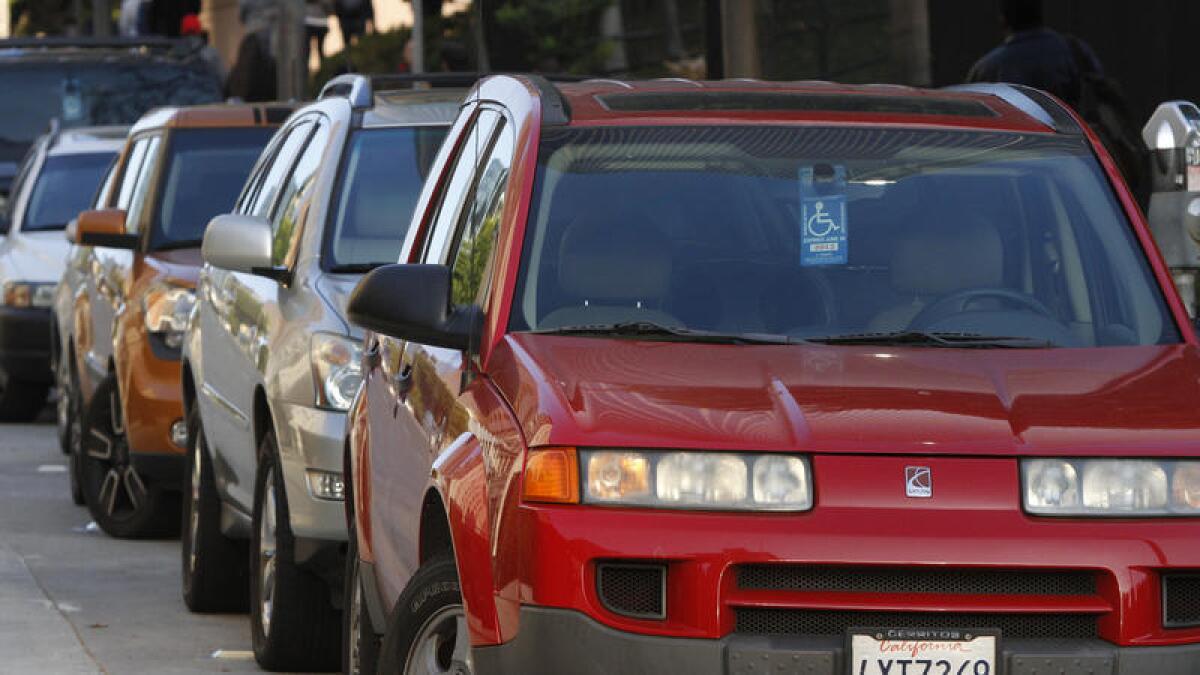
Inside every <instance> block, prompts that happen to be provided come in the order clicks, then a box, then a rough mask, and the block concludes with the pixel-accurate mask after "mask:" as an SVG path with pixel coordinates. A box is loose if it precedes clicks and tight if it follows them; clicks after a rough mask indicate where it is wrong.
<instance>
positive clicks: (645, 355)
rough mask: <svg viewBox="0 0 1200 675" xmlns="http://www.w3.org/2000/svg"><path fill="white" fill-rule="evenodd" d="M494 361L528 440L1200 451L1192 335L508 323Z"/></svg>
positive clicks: (812, 448)
mask: <svg viewBox="0 0 1200 675" xmlns="http://www.w3.org/2000/svg"><path fill="white" fill-rule="evenodd" d="M488 369H489V371H491V372H492V373H493V378H494V381H495V382H496V383H497V385H498V386H499V388H500V390H501V391H502V392H503V394H504V395H505V397H506V398H507V399H508V401H509V402H510V404H511V405H512V407H513V409H514V410H515V411H516V413H517V415H518V416H519V418H520V419H521V422H522V425H523V427H524V430H525V433H526V439H527V441H528V442H529V444H530V445H544V444H561V445H582V446H616V447H655V448H712V449H716V448H724V449H743V450H762V451H805V452H831V453H892V454H969V455H1008V454H1017V455H1023V454H1064V453H1069V454H1072V455H1081V454H1082V455H1087V454H1096V455H1124V454H1157V455H1177V454H1187V455H1195V454H1200V433H1198V432H1200V406H1197V405H1196V404H1195V401H1196V399H1197V395H1198V394H1200V354H1198V352H1197V350H1196V348H1195V347H1193V346H1188V345H1166V346H1150V347H1113V348H1093V349H946V348H914V347H905V348H891V347H863V346H824V345H797V346H736V345H712V344H707V345H706V344H688V343H678V342H645V341H632V340H619V339H603V338H586V337H567V336H548V335H530V334H515V335H511V336H508V337H506V338H505V340H504V341H502V342H501V343H500V345H498V348H497V350H496V352H495V353H494V363H490V364H489V367H488Z"/></svg>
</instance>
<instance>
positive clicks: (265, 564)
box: [258, 469, 277, 635]
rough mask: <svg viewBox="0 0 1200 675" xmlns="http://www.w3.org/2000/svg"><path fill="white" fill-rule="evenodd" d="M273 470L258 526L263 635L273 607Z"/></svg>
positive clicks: (269, 625) (259, 599)
mask: <svg viewBox="0 0 1200 675" xmlns="http://www.w3.org/2000/svg"><path fill="white" fill-rule="evenodd" d="M276 553H277V550H276V543H275V469H267V476H266V486H265V489H264V490H263V504H262V522H260V523H259V525H258V579H259V583H258V596H259V598H258V602H259V620H260V623H262V630H263V635H270V634H271V610H272V609H273V608H274V605H275V566H276V562H277V561H276Z"/></svg>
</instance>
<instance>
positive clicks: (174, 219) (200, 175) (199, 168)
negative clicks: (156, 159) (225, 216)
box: [150, 127, 273, 249]
mask: <svg viewBox="0 0 1200 675" xmlns="http://www.w3.org/2000/svg"><path fill="white" fill-rule="evenodd" d="M272 131H273V130H272V129H268V128H262V127H254V128H248V129H180V130H177V131H175V132H174V133H173V134H172V136H171V143H170V148H169V157H168V158H167V163H166V170H165V171H164V173H163V178H162V188H161V193H162V197H161V198H160V199H159V206H158V218H157V222H156V223H155V226H154V228H153V230H152V232H151V235H150V248H152V249H159V248H166V247H183V246H196V245H199V243H200V239H201V238H203V236H204V228H205V227H206V226H207V225H208V221H209V220H211V219H212V217H213V216H215V215H217V214H220V213H225V212H227V211H230V210H231V209H232V208H233V203H234V201H235V200H236V199H237V196H238V193H239V192H240V191H241V189H242V184H243V183H245V182H246V176H247V174H249V173H250V168H251V167H252V166H254V161H255V160H256V159H258V155H259V153H260V152H262V149H263V146H265V145H266V144H267V141H268V140H270V138H271V133H272Z"/></svg>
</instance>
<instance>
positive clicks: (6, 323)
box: [0, 306, 54, 384]
mask: <svg viewBox="0 0 1200 675" xmlns="http://www.w3.org/2000/svg"><path fill="white" fill-rule="evenodd" d="M0 370H2V371H3V372H4V374H5V375H7V376H8V377H11V378H15V379H18V380H22V381H25V382H36V383H44V384H52V383H53V382H54V375H53V373H52V372H51V370H50V308H48V307H7V306H0Z"/></svg>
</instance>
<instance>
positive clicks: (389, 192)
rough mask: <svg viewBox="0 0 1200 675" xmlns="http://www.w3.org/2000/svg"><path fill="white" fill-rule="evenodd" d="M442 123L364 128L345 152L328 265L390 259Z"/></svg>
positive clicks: (397, 248)
mask: <svg viewBox="0 0 1200 675" xmlns="http://www.w3.org/2000/svg"><path fill="white" fill-rule="evenodd" d="M445 136H446V129H445V128H443V127H404V128H393V129H364V130H360V131H357V132H355V134H354V136H352V137H351V141H350V144H349V147H348V149H347V151H346V160H345V166H344V168H343V170H342V178H341V187H340V188H339V192H338V196H337V201H336V202H335V206H334V221H333V228H332V230H331V233H330V235H329V240H328V246H327V249H326V260H327V263H328V264H329V265H330V266H331V268H333V269H337V268H339V267H340V268H353V267H361V266H363V265H377V264H381V263H394V262H396V260H397V259H399V257H400V246H401V244H402V243H403V242H404V235H405V234H406V231H407V229H408V225H409V221H410V220H412V213H413V209H414V208H415V207H416V204H417V199H418V198H419V197H420V195H421V187H422V185H423V184H424V182H425V179H426V177H428V175H429V169H430V166H431V165H432V163H433V160H434V158H435V156H436V155H437V152H438V148H439V147H441V144H442V139H443V138H445Z"/></svg>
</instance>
